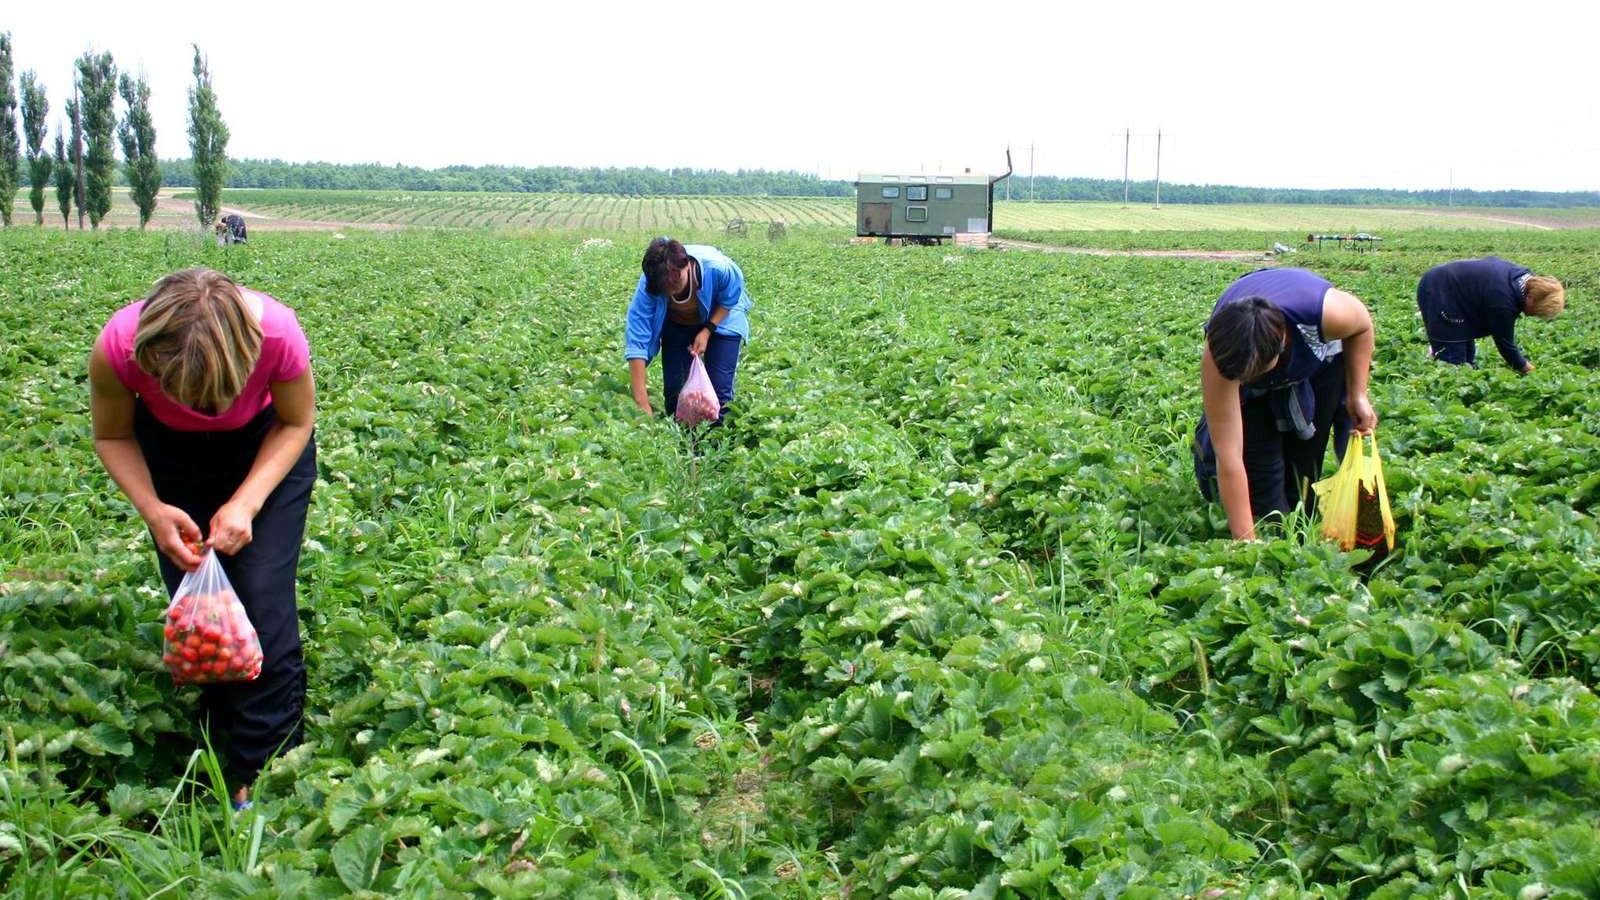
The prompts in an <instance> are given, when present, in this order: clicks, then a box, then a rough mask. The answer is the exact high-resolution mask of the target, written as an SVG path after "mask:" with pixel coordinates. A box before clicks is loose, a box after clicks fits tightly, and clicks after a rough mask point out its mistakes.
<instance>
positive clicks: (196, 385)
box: [89, 269, 317, 808]
mask: <svg viewBox="0 0 1600 900" xmlns="http://www.w3.org/2000/svg"><path fill="white" fill-rule="evenodd" d="M89 387H90V414H91V417H92V420H93V423H94V447H95V452H96V453H98V454H99V455H100V459H101V461H102V462H104V463H105V467H106V471H107V472H109V473H111V477H112V478H113V479H115V481H116V482H117V485H118V486H119V487H121V488H122V491H123V493H125V494H127V495H128V499H129V500H131V501H132V502H133V505H134V508H135V509H137V510H138V511H139V515H140V516H142V517H143V518H144V521H145V524H146V525H147V526H149V529H150V535H151V537H152V538H153V539H154V541H155V545H156V549H157V550H158V551H159V552H158V553H157V562H158V563H159V564H160V566H161V577H162V579H163V580H164V581H165V582H166V585H167V592H168V593H169V594H170V593H171V592H173V591H174V590H176V589H177V586H178V582H179V581H180V580H182V578H183V573H184V572H187V571H193V570H194V569H196V568H197V567H198V566H199V565H200V556H199V553H198V552H197V551H198V549H199V548H200V545H201V542H202V540H204V541H205V542H208V543H209V544H210V545H211V546H212V547H213V548H215V549H216V550H217V552H218V554H219V559H220V560H221V562H222V567H223V570H224V571H225V572H227V575H228V580H229V581H230V582H232V583H233V587H234V590H235V592H236V593H237V594H238V596H239V600H240V602H241V603H243V604H244V607H245V611H246V612H247V613H248V614H249V616H250V621H251V623H252V624H254V625H255V627H256V631H257V633H258V634H259V635H260V638H261V649H262V653H263V654H264V657H265V658H264V659H263V661H262V666H261V675H260V677H258V678H257V679H256V680H254V681H247V682H234V683H223V684H210V685H206V686H204V687H202V688H201V709H202V714H203V715H204V717H205V719H204V722H205V726H206V727H207V728H209V729H210V733H211V734H213V735H214V736H215V737H216V738H217V739H218V740H216V741H215V743H217V744H220V745H221V747H222V750H223V755H224V760H225V763H226V768H225V773H226V775H227V777H228V783H229V785H230V788H231V789H232V791H233V801H234V805H235V807H238V808H243V807H244V806H247V805H248V803H249V800H248V798H249V788H250V785H251V783H253V782H254V781H255V779H256V776H257V775H258V774H259V773H260V771H261V767H262V766H263V765H265V764H266V762H267V760H268V759H270V758H271V757H272V756H273V755H275V754H277V753H281V752H283V751H284V750H287V749H289V748H290V747H293V746H295V745H296V744H298V743H299V742H300V740H301V738H302V735H303V726H302V724H301V713H302V710H303V709H304V706H305V693H306V676H305V663H304V660H303V657H302V653H301V648H300V624H299V617H298V613H297V610H296V603H295V568H296V566H297V565H298V563H299V559H300V544H301V541H302V539H303V538H304V536H305V524H306V508H307V506H308V505H309V503H310V500H311V486H312V484H313V482H315V481H316V475H317V465H316V443H315V441H314V440H313V437H312V426H313V423H314V421H315V419H316V399H315V391H314V389H313V386H312V380H311V366H310V351H309V348H308V346H307V344H306V337H305V333H304V332H302V331H301V330H300V323H299V321H298V320H297V319H296V318H295V314H294V311H293V310H291V309H289V308H288V307H286V306H284V305H283V304H281V303H279V302H278V301H276V300H274V299H273V298H271V297H269V296H267V295H266V294H262V293H259V292H256V291H251V290H247V289H244V288H241V287H239V286H238V285H236V284H234V283H233V282H232V281H231V280H229V279H228V277H227V276H225V275H222V274H221V273H218V272H214V271H212V270H210V269H188V270H185V271H182V272H174V273H173V274H171V275H168V276H166V277H165V278H162V279H161V280H160V281H159V282H157V283H156V286H155V288H154V290H152V291H151V292H150V295H149V296H148V297H146V298H145V299H143V300H139V301H136V302H134V303H130V304H128V305H127V306H125V307H123V308H122V309H120V310H118V311H117V312H116V314H114V315H113V316H112V317H111V319H110V321H108V322H107V323H106V326H105V328H104V329H103V330H102V331H101V332H100V338H99V340H97V341H96V342H95V346H94V351H93V352H92V353H91V354H90V357H89Z"/></svg>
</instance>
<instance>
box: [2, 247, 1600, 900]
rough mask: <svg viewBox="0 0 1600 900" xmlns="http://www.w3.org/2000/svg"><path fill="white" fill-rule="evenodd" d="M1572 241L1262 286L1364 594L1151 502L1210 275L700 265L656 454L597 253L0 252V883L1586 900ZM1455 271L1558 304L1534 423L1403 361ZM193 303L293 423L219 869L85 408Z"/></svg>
mask: <svg viewBox="0 0 1600 900" xmlns="http://www.w3.org/2000/svg"><path fill="white" fill-rule="evenodd" d="M1592 240H1593V235H1592V234H1588V235H1585V234H1576V233H1574V234H1567V233H1559V232H1537V233H1527V234H1509V233H1499V234H1494V235H1490V234H1477V233H1467V232H1461V233H1451V234H1446V233H1427V234H1419V235H1415V236H1413V237H1411V238H1409V239H1408V242H1407V243H1406V246H1405V247H1404V248H1402V249H1397V250H1394V251H1392V252H1390V251H1384V252H1379V253H1375V254H1354V253H1347V254H1337V253H1325V254H1321V255H1316V254H1308V255H1303V257H1302V259H1304V260H1305V261H1306V262H1308V263H1309V264H1311V265H1313V266H1315V267H1317V268H1319V269H1322V270H1324V271H1325V272H1326V273H1327V274H1328V275H1329V276H1330V277H1331V278H1333V279H1334V280H1335V281H1336V282H1337V283H1338V284H1340V285H1341V286H1342V287H1345V288H1347V289H1349V290H1351V291H1353V292H1354V293H1356V294H1357V295H1358V296H1360V297H1362V298H1363V299H1364V300H1366V301H1367V303H1368V304H1369V305H1370V306H1371V308H1372V309H1373V312H1374V315H1375V317H1376V320H1377V324H1378V328H1379V341H1378V347H1377V355H1376V360H1375V369H1374V375H1373V398H1374V404H1375V406H1376V407H1377V409H1378V411H1379V414H1380V415H1381V416H1382V417H1383V418H1382V423H1381V425H1380V441H1381V446H1382V449H1383V452H1384V454H1385V465H1386V471H1387V474H1388V478H1389V485H1390V490H1391V493H1392V496H1393V500H1394V504H1395V509H1396V514H1397V517H1398V518H1399V521H1400V529H1401V542H1402V543H1401V548H1400V550H1399V552H1398V553H1397V554H1396V555H1395V556H1394V557H1392V558H1391V559H1390V560H1388V561H1387V562H1385V563H1384V564H1383V566H1382V567H1380V568H1379V569H1378V571H1377V572H1376V573H1375V574H1374V575H1373V576H1372V577H1371V578H1370V579H1369V580H1366V581H1363V580H1362V579H1361V578H1360V577H1359V576H1358V575H1357V574H1356V572H1355V571H1354V568H1353V567H1354V566H1355V565H1356V564H1357V563H1359V562H1360V559H1361V557H1360V556H1359V555H1347V554H1342V553H1339V552H1338V551H1337V550H1335V549H1332V548H1330V547H1328V546H1327V545H1325V544H1323V543H1322V542H1320V541H1319V540H1317V539H1316V538H1315V537H1314V536H1313V534H1314V533H1313V530H1312V529H1311V528H1309V526H1308V525H1307V523H1303V522H1297V523H1294V524H1293V525H1292V527H1291V528H1290V529H1288V530H1287V531H1286V532H1283V533H1277V534H1274V535H1271V536H1270V537H1269V539H1267V540H1264V541H1262V542H1260V543H1257V544H1250V545H1241V544H1236V543H1233V542H1231V541H1228V540H1225V539H1224V538H1225V535H1226V533H1227V532H1226V526H1225V523H1224V522H1223V520H1222V517H1221V515H1220V511H1218V510H1217V509H1215V508H1208V507H1206V506H1205V505H1203V504H1202V503H1201V502H1200V500H1199V497H1198V494H1197V492H1196V490H1195V488H1194V485H1193V479H1192V474H1191V472H1190V466H1189V456H1188V450H1187V445H1188V438H1189V434H1190V431H1191V429H1192V427H1193V424H1194V421H1195V417H1196V416H1197V415H1198V410H1199V397H1198V375H1197V371H1196V369H1197V358H1198V352H1199V337H1200V332H1199V328H1200V324H1201V322H1202V321H1203V320H1204V317H1205V315H1206V312H1207V311H1208V310H1209V308H1210V305H1211V303H1212V301H1213V299H1214V298H1215V296H1216V294H1217V293H1218V292H1219V291H1220V290H1221V288H1222V287H1223V286H1224V285H1226V284H1227V282H1228V281H1229V280H1230V279H1231V278H1233V277H1235V276H1237V275H1238V274H1240V273H1242V272H1243V271H1244V270H1245V268H1246V267H1245V266H1241V265H1236V264H1230V263H1219V262H1207V261H1192V260H1174V259H1140V258H1131V259H1125V258H1117V259H1094V258H1086V257H1075V256H1068V255H1045V254H1014V253H988V252H952V251H951V250H950V249H948V248H900V247H893V248H891V247H884V246H881V245H879V246H854V247H853V246H846V245H844V244H843V243H842V242H840V241H838V240H834V239H824V238H823V237H821V236H817V235H808V234H804V233H802V234H799V235H797V236H795V237H794V238H792V239H791V240H789V241H786V242H783V243H778V244H770V243H768V242H767V241H764V240H761V241H749V242H745V243H740V244H737V245H733V246H732V249H733V250H734V251H735V253H736V256H737V258H738V260H739V262H740V263H741V265H742V266H743V268H744V270H745V272H746V274H747V276H748V278H749V284H750V290H751V292H752V294H753V296H754V298H755V308H754V310H753V311H752V322H753V326H754V327H753V335H752V340H751V343H750V345H749V347H748V352H747V357H746V361H745V363H744V365H743V367H742V368H741V372H740V376H739V384H738V391H739V395H738V399H737V401H736V418H735V421H734V424H733V426H732V427H731V428H729V429H727V430H725V431H724V432H723V433H721V434H718V435H717V436H715V437H714V438H712V439H710V440H708V441H707V442H705V443H703V444H702V445H701V446H700V448H699V449H700V454H699V455H694V454H693V453H691V452H690V447H689V446H688V444H687V443H686V441H685V439H684V437H683V436H682V435H681V433H680V432H679V430H678V429H677V428H676V427H675V426H673V425H671V424H669V423H667V422H665V421H661V420H654V421H652V420H646V419H644V418H642V417H640V416H639V415H638V414H636V413H635V412H634V411H633V409H632V407H631V404H630V402H629V400H628V397H627V387H626V374H625V372H626V370H625V368H624V366H623V365H622V362H621V359H620V355H621V354H620V328H621V317H622V311H623V308H624V305H625V303H626V300H627V297H628V295H629V292H630V290H631V286H632V284H633V282H634V279H635V278H636V277H637V271H638V254H639V250H640V247H639V246H638V244H637V243H636V242H633V241H628V240H622V239H620V238H619V239H618V240H617V241H616V242H615V243H613V244H610V245H606V244H603V243H596V242H585V241H583V240H581V239H580V237H579V236H575V235H567V236H562V235H527V234H521V235H509V234H498V235H491V234H484V233H482V232H470V233H468V232H449V231H446V232H432V231H429V232H392V233H354V234H350V235H348V236H347V239H344V240H334V239H333V238H332V237H331V236H329V235H324V234H315V233H311V234H264V235H262V236H261V237H260V238H259V239H255V238H253V239H252V241H251V243H250V244H249V245H247V246H245V247H235V248H228V249H227V250H223V249H220V248H216V247H210V246H205V245H200V244H195V243H190V242H174V241H168V240H164V239H163V238H162V237H161V236H159V235H142V236H141V235H137V234H132V233H112V234H105V235H101V236H98V237H90V238H87V239H82V238H79V237H78V236H75V235H74V236H71V237H67V236H62V235H59V234H33V233H28V232H23V233H11V234H0V252H3V253H4V258H5V261H6V271H7V272H8V273H10V277H8V278H7V279H6V280H5V281H4V283H0V328H3V329H4V332H5V333H6V334H7V335H8V341H7V342H6V343H5V344H4V345H0V412H3V413H4V415H5V416H6V417H7V420H8V422H9V423H10V426H9V427H8V428H7V429H5V430H4V431H3V432H0V496H4V497H6V498H7V502H8V503H9V504H10V506H9V507H8V515H6V516H4V517H0V558H3V559H5V560H7V562H6V563H4V565H5V566H6V568H5V570H4V571H3V572H0V648H4V652H3V653H0V698H3V699H0V718H3V720H4V721H5V723H6V727H7V730H8V740H9V741H10V742H11V746H12V747H14V750H9V751H8V753H7V756H6V758H5V759H4V760H3V761H0V806H4V808H5V809H6V814H5V815H4V816H0V881H9V883H10V884H12V885H13V886H20V889H21V890H22V891H23V892H24V893H27V892H29V891H33V892H36V893H47V892H50V891H52V890H53V891H57V892H61V893H68V894H84V895H102V896H111V895H115V894H117V893H119V892H121V893H128V894H137V895H148V894H150V893H154V892H155V891H158V890H162V889H169V888H171V887H172V886H173V885H174V884H175V883H176V884H177V887H176V890H177V891H178V892H184V891H187V892H190V893H195V894H228V895H234V896H267V895H286V894H292V895H295V896H339V895H345V894H348V893H351V892H355V891H362V890H373V891H377V892H380V893H385V894H407V895H417V896H426V895H436V896H444V895H454V894H480V895H488V894H498V895H507V894H515V895H521V896H552V897H554V896H584V897H587V896H594V897H601V896H616V895H621V894H626V895H631V896H645V897H670V896H681V895H683V894H693V895H697V896H748V897H819V896H843V895H844V894H846V893H848V894H849V895H851V896H874V897H878V896H892V897H896V898H900V900H932V898H945V897H957V896H973V895H975V896H980V897H981V896H990V897H1029V898H1032V897H1058V896H1059V897H1083V896H1104V897H1112V896H1119V897H1152V898H1154V897H1177V896H1189V897H1201V896H1204V897H1222V896H1252V895H1254V896H1321V897H1329V898H1332V897H1352V896H1386V897H1398V896H1409V895H1422V896H1462V897H1464V896H1473V897H1480V896H1483V897H1487V896H1513V897H1515V896H1520V897H1533V896H1541V897H1542V896H1574V897H1576V896H1591V895H1594V894H1595V893H1596V892H1600V869H1597V868H1596V866H1595V863H1594V860H1596V859H1600V766H1597V765H1596V762H1597V761H1600V701H1597V699H1596V697H1595V695H1594V687H1595V684H1596V667H1597V666H1600V637H1597V636H1600V628H1597V626H1596V620H1595V617H1594V612H1593V602H1592V601H1593V597H1594V596H1595V595H1596V593H1597V592H1600V580H1597V579H1600V575H1597V574H1596V573H1600V527H1597V525H1596V522H1595V519H1594V516H1593V511H1594V508H1595V504H1596V502H1597V500H1600V475H1597V474H1596V473H1597V472H1600V437H1597V435H1600V410H1597V408H1596V406H1595V404H1594V403H1593V402H1592V398H1593V397H1594V396H1596V393H1597V391H1600V350H1597V349H1596V348H1597V347H1600V313H1597V312H1596V308H1595V305H1594V300H1595V298H1596V297H1597V296H1600V266H1597V264H1596V260H1595V258H1594V256H1593V254H1592V252H1590V251H1589V249H1588V248H1590V247H1591V246H1592ZM1485 246H1492V247H1494V248H1495V249H1499V250H1501V251H1502V252H1504V253H1506V254H1507V255H1509V256H1511V257H1512V258H1514V259H1518V260H1521V261H1524V262H1526V263H1527V264H1529V265H1532V266H1535V267H1536V268H1538V269H1539V270H1541V271H1551V272H1554V273H1556V274H1559V275H1562V276H1563V277H1565V278H1566V280H1567V281H1568V283H1569V289H1570V293H1571V299H1570V310H1569V312H1568V313H1567V314H1566V315H1565V316H1563V317H1562V318H1560V319H1557V320H1555V321H1553V322H1536V323H1527V324H1524V326H1523V328H1522V332H1523V338H1524V343H1525V345H1526V348H1527V349H1528V351H1529V354H1530V356H1531V358H1532V359H1534V360H1535V361H1536V362H1537V364H1538V366H1539V369H1538V372H1537V374H1536V376H1534V377H1529V378H1518V377H1517V376H1515V375H1514V374H1512V373H1511V372H1509V371H1508V370H1504V369H1503V368H1500V367H1498V366H1496V365H1495V364H1494V363H1492V362H1489V361H1488V360H1486V361H1485V366H1484V368H1483V369H1479V370H1472V369H1453V368H1446V367H1442V366H1439V365H1436V364H1433V363H1431V362H1430V361H1429V360H1427V359H1426V356H1425V348H1426V344H1425V342H1424V341H1423V340H1422V336H1421V332H1420V327H1419V324H1418V322H1417V319H1416V315H1415V307H1414V304H1413V299H1412V297H1413V294H1412V291H1413V288H1414V285H1415V279H1416V277H1417V276H1418V275H1419V274H1420V273H1421V271H1423V270H1424V269H1425V268H1426V267H1427V266H1428V265H1430V264H1432V263H1433V262H1436V261H1438V260H1439V259H1441V258H1446V256H1447V255H1448V254H1451V253H1457V252H1467V251H1477V250H1479V249H1480V248H1482V247H1485ZM197 263H205V264H209V265H214V266H218V267H220V268H223V269H224V270H225V271H228V272H229V273H230V274H232V275H234V276H236V277H238V278H239V279H241V280H242V281H243V282H244V283H247V284H250V285H252V286H255V287H258V288H261V289H263V290H266V291H268V292H270V293H273V294H274V295H276V296H278V297H280V298H282V299H283V300H284V301H286V302H288V303H289V304H291V305H293V306H294V307H295V308H296V309H297V310H298V311H299V314H300V317H301V320H302V322H303V323H304V324H305V327H306V329H307V332H308V334H309V336H310V339H311V343H312V350H313V359H314V366H315V372H316V377H317V380H318V395H319V403H320V417H319V421H318V440H319V444H320V449H321V452H320V455H319V468H320V478H319V482H318V485H317V489H316V494H315V495H314V498H313V505H312V512H311V520H310V524H309V527H308V535H307V543H306V552H305V557H304V559H303V561H302V585H303V587H302V624H303V628H304V632H305V636H306V646H307V654H308V665H309V669H310V679H311V696H310V701H309V703H310V705H309V710H310V722H309V728H308V742H307V744H306V745H305V746H303V747H301V748H299V749H297V750H295V751H293V752H291V753H289V754H288V755H287V756H286V757H285V758H283V759H280V760H278V761H277V762H276V763H275V764H274V765H273V767H272V768H271V769H269V771H268V772H267V774H266V775H265V776H264V778H263V781H262V783H261V785H260V800H259V802H258V804H257V808H256V809H255V810H254V811H252V812H251V813H249V814H246V815H245V816H242V817H240V818H239V820H238V822H237V823H230V822H229V821H228V814H227V813H226V811H225V810H224V809H222V808H220V807H219V806H218V805H217V804H216V802H215V801H214V800H213V799H211V798H210V797H209V795H208V794H207V793H206V792H205V791H204V790H192V789H190V788H188V787H185V786H184V785H183V784H182V783H181V782H180V780H179V773H181V772H182V771H183V770H184V763H185V760H186V755H187V752H188V750H189V748H190V747H191V746H192V735H193V728H192V726H191V725H190V724H189V723H188V716H189V715H190V714H191V713H192V711H193V708H194V697H193V694H192V693H190V692H187V691H174V690H173V689H172V688H171V687H170V686H169V684H168V683H167V680H166V677H165V674H164V672H163V670H162V668H161V665H160V659H159V647H160V643H159V638H158V631H157V626H156V623H157V619H158V617H159V615H160V612H161V610H162V608H163V606H164V603H165V598H164V597H163V596H162V594H161V591H160V587H159V585H160V582H159V579H158V577H157V575H156V571H155V565H154V560H153V558H152V553H151V551H150V550H149V548H148V546H147V539H146V538H145V537H144V535H143V533H142V531H141V529H140V527H139V523H138V521H137V519H136V518H135V517H134V516H133V515H132V513H131V511H130V510H129V508H128V506H127V504H126V502H125V501H123V500H121V499H120V497H119V496H118V495H117V494H116V492H115V488H114V487H113V486H112V485H111V484H110V482H109V479H108V478H107V477H106V476H105V475H104V473H103V471H102V470H101V469H100V468H99V466H98V463H97V462H96V461H95V459H94V457H93V453H92V450H91V449H90V446H89V441H88V439H87V422H86V417H85V412H84V408H85V401H84V387H83V373H82V369H83V360H84V356H85V348H87V347H88V345H89V342H90V340H91V339H92V337H93V335H94V333H95V331H96V329H97V328H98V327H99V325H100V323H101V321H103V319H104V317H105V316H106V315H107V314H108V313H109V312H110V311H111V310H113V309H114V308H116V306H118V305H120V304H121V303H123V302H125V301H126V300H127V299H128V298H130V297H132V296H136V295H137V294H138V293H139V292H141V291H142V290H144V289H145V288H147V287H148V285H149V284H150V283H151V281H153V280H154V279H155V278H156V277H157V276H158V275H159V274H161V273H163V272H165V271H168V270H170V269H172V268H176V267H179V266H183V265H190V264H197ZM607 298H609V299H607ZM652 378H653V381H652V383H653V384H654V385H658V384H659V380H657V379H658V378H659V375H658V373H655V372H652ZM658 391H659V388H653V393H658ZM169 804H171V806H170V808H169ZM235 828H236V829H238V831H237V833H239V834H244V835H247V836H248V837H247V838H246V839H244V840H242V841H241V840H237V839H235V838H233V837H230V835H232V834H234V833H235V832H234V831H233V830H232V829H235ZM207 829H216V831H215V832H212V831H208V830H207ZM74 842H76V843H74ZM74 848H81V849H82V852H81V853H77V854H74V853H73V852H72V851H73V849H74Z"/></svg>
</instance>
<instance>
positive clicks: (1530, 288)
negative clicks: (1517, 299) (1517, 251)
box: [1522, 275, 1567, 319]
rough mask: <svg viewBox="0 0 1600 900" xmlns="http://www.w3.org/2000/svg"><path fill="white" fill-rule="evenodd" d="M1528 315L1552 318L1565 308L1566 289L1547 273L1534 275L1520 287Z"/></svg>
mask: <svg viewBox="0 0 1600 900" xmlns="http://www.w3.org/2000/svg"><path fill="white" fill-rule="evenodd" d="M1522 295H1523V297H1524V298H1526V301H1527V302H1526V304H1525V308H1526V309H1527V310H1528V315H1530V316H1538V317H1539V318H1541V319H1553V318H1555V317H1556V316H1559V315H1561V311H1562V310H1563V309H1566V308H1567V289H1566V288H1564V287H1562V286H1561V282H1559V281H1557V280H1555V279H1554V278H1551V277H1550V276H1548V275H1535V276H1533V277H1532V278H1529V279H1528V283H1527V284H1526V285H1524V286H1523V288H1522Z"/></svg>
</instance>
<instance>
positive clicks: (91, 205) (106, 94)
mask: <svg viewBox="0 0 1600 900" xmlns="http://www.w3.org/2000/svg"><path fill="white" fill-rule="evenodd" d="M78 86H79V87H78V89H79V92H80V94H81V96H82V98H83V99H82V103H81V106H80V107H79V111H80V113H81V114H82V116H83V134H84V138H85V141H86V147H85V148H84V154H83V168H84V174H85V175H86V176H87V179H88V183H87V185H86V187H85V191H84V200H85V202H86V205H87V207H88V210H89V223H90V225H91V226H93V227H94V228H95V229H96V230H98V229H99V228H100V220H101V219H103V218H105V216H106V213H108V212H110V211H111V182H112V179H113V178H115V177H116V168H117V150H116V140H117V135H116V131H117V114H116V100H117V65H116V63H114V62H112V61H111V54H110V53H101V54H100V55H98V56H96V55H95V54H94V53H93V52H89V53H85V54H83V55H82V56H80V57H78Z"/></svg>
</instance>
